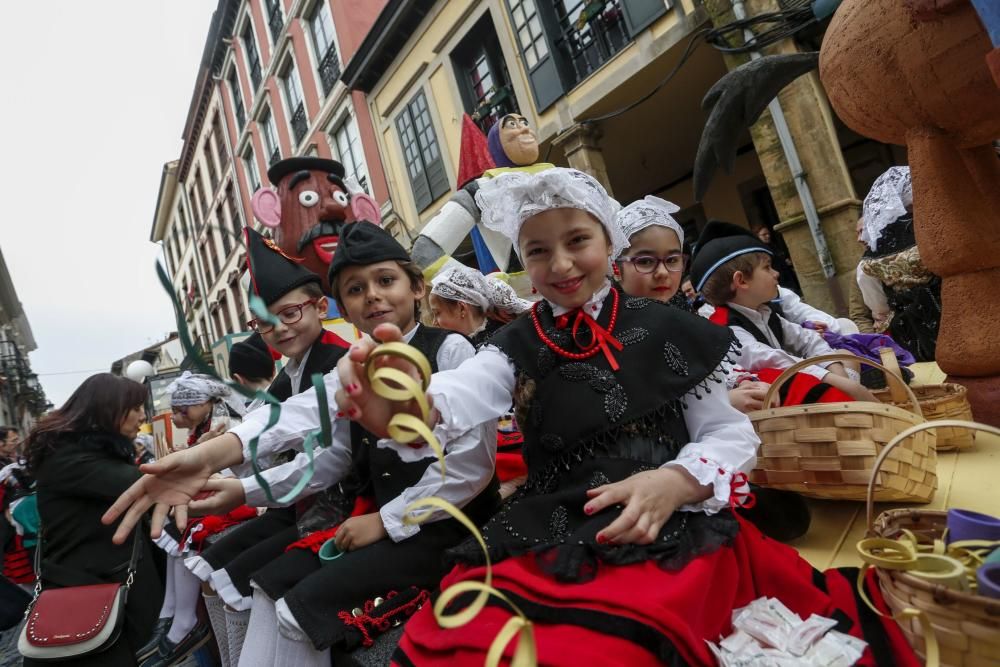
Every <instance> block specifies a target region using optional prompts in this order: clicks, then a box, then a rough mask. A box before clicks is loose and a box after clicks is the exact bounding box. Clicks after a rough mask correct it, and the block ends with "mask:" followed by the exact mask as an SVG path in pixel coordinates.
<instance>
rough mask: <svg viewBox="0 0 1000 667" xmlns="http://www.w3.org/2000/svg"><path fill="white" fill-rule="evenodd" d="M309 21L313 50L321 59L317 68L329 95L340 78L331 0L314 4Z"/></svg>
mask: <svg viewBox="0 0 1000 667" xmlns="http://www.w3.org/2000/svg"><path fill="white" fill-rule="evenodd" d="M308 21H309V34H310V35H311V36H312V43H313V50H314V51H315V52H316V59H317V60H318V61H319V67H318V68H317V69H318V70H319V79H320V81H322V83H323V94H324V95H329V94H330V91H331V90H333V86H334V84H336V83H337V79H339V78H340V59H339V58H337V45H336V44H335V43H334V41H333V17H332V16H330V3H329V0H319V2H317V3H316V4H315V5H313V8H312V12H310V14H309V18H308Z"/></svg>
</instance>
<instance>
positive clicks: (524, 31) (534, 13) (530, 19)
mask: <svg viewBox="0 0 1000 667" xmlns="http://www.w3.org/2000/svg"><path fill="white" fill-rule="evenodd" d="M541 1H542V2H550V1H551V0H541ZM509 3H510V13H511V16H512V17H513V18H514V31H515V32H517V41H518V42H519V43H520V45H521V51H522V52H523V53H524V64H525V65H526V66H527V68H528V69H529V70H530V69H533V68H534V67H535V65H537V64H538V63H539V62H540V61H541V60H542V59H543V58H545V56H547V55H549V48H548V46H547V45H546V42H545V39H544V38H543V35H542V22H541V18H540V17H539V16H538V9H537V8H536V7H535V0H509Z"/></svg>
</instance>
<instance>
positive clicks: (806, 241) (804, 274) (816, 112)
mask: <svg viewBox="0 0 1000 667" xmlns="http://www.w3.org/2000/svg"><path fill="white" fill-rule="evenodd" d="M704 4H705V7H706V9H707V10H708V13H709V16H710V17H711V20H712V23H713V25H715V26H721V25H725V24H727V23H730V22H731V21H733V20H735V17H734V16H733V12H732V3H731V0H705V2H704ZM746 9H747V13H748V14H749V15H750V16H755V15H757V14H761V13H764V12H770V11H777V10H779V9H780V7H779V6H778V3H777V2H776V1H775V0H747V1H746ZM796 51H797V49H796V47H795V44H794V43H793V42H792V41H791V40H785V41H783V42H781V43H779V44H776V45H774V46H772V47H769V48H768V49H767V50H766V51H765V55H772V54H778V53H795V52H796ZM724 58H725V61H726V66H727V67H728V68H729V69H734V68H736V67H738V66H740V65H742V64H743V63H745V62H747V61H748V60H749V56H724ZM778 99H779V100H780V102H781V107H782V110H783V111H784V114H785V119H786V121H787V123H788V128H789V130H790V131H791V134H792V139H793V140H794V142H795V147H796V149H797V151H798V154H799V159H800V161H801V162H802V166H803V169H804V170H805V172H806V180H807V182H808V184H809V188H810V190H811V191H812V196H813V200H814V201H815V203H816V208H817V211H818V213H819V218H820V225H821V229H822V230H823V233H824V234H825V236H826V242H827V246H828V247H829V249H830V252H831V254H832V255H833V262H834V266H835V268H836V272H837V276H836V280H837V283H838V284H839V286H840V291H841V293H842V295H843V297H844V304H845V306H846V301H847V295H848V294H850V287H851V283H852V281H853V280H854V272H855V269H856V267H857V264H858V260H859V259H860V257H861V247H860V246H859V245H858V243H857V241H856V234H855V225H856V224H857V220H858V218H859V217H860V216H861V202H860V201H859V199H858V196H857V193H856V192H855V191H854V185H853V184H852V182H851V176H850V172H849V171H848V170H847V165H846V163H845V162H844V156H843V153H841V151H840V143H839V141H838V139H837V131H836V128H835V127H834V124H833V116H832V113H831V111H830V106H829V103H828V102H827V99H826V93H825V92H824V90H823V87H822V85H821V84H820V82H819V78H818V77H817V76H816V75H815V74H808V75H806V76H803V77H799V78H798V79H796V80H795V81H794V82H793V83H792V84H791V85H789V86H788V87H786V88H785V89H784V90H783V91H781V93H780V94H779V96H778ZM750 136H751V138H752V139H753V143H754V148H756V152H757V157H758V159H759V160H760V165H761V169H762V170H763V172H764V177H765V178H766V179H767V186H768V189H769V190H770V191H771V198H772V199H773V200H774V206H775V208H776V209H777V211H778V219H779V220H780V223H779V224H778V225H777V226H776V227H775V229H776V230H777V231H778V232H779V233H781V235H782V236H783V237H784V239H785V243H786V245H787V246H788V251H789V253H790V255H791V258H792V262H793V263H794V264H795V271H796V273H797V274H798V276H799V283H800V284H801V285H802V291H803V293H804V296H805V299H806V301H808V302H809V303H810V304H812V305H814V306H816V307H817V308H820V309H822V310H825V311H827V312H830V313H835V314H837V315H841V316H846V315H847V313H846V312H840V310H841V309H839V308H836V307H835V301H834V296H833V292H832V291H831V285H830V284H828V281H827V279H826V277H825V276H824V274H823V268H822V266H821V265H820V262H819V257H818V255H817V253H816V246H815V245H814V243H813V239H812V235H811V233H810V230H809V225H808V223H807V222H806V218H805V214H804V213H803V209H802V202H801V201H800V200H799V196H798V193H797V191H796V189H795V181H794V178H793V176H792V172H791V171H790V170H789V168H788V162H787V160H786V159H785V154H784V151H783V150H782V147H781V142H780V141H779V139H778V134H777V131H776V130H775V128H774V123H773V122H772V120H771V114H770V112H769V111H766V110H765V111H764V113H763V114H762V115H761V117H760V119H759V120H758V121H757V122H756V123H755V124H754V125H753V126H752V127H751V128H750Z"/></svg>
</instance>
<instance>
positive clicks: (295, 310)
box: [247, 298, 319, 334]
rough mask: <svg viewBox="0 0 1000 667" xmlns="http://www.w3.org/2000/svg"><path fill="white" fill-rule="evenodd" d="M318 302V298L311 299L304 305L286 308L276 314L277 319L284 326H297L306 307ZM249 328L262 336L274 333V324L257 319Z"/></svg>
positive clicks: (250, 323)
mask: <svg viewBox="0 0 1000 667" xmlns="http://www.w3.org/2000/svg"><path fill="white" fill-rule="evenodd" d="M317 301H319V299H318V298H316V299H309V300H308V301H303V302H302V303H297V304H295V305H293V306H285V307H284V308H282V309H281V310H279V311H278V312H277V313H275V314H274V316H275V317H277V318H278V320H279V321H280V322H281V323H282V324H295V323H296V322H298V321H299V320H301V319H302V309H303V308H305V307H306V306H314V305H316V302H317ZM247 326H248V327H250V328H251V329H253V330H254V331H256V332H257V333H262V334H266V333H271V332H272V331H274V325H273V324H271V323H270V322H267V321H261V320H257V319H253V320H250V321H249V322H247Z"/></svg>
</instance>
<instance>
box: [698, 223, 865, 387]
mask: <svg viewBox="0 0 1000 667" xmlns="http://www.w3.org/2000/svg"><path fill="white" fill-rule="evenodd" d="M771 255H772V251H771V249H770V248H768V247H767V245H765V244H764V243H763V242H762V241H761V240H760V239H758V238H757V237H756V236H754V235H753V234H751V233H750V232H749V231H748V230H746V229H743V228H742V227H739V226H737V225H733V224H730V223H728V222H720V221H718V220H713V221H711V222H709V223H708V225H707V226H706V227H705V229H704V230H703V231H702V233H701V236H700V237H699V239H698V244H697V246H696V247H695V250H694V255H693V257H692V258H691V274H690V275H691V282H692V283H693V285H694V288H695V290H696V291H698V292H700V293H701V294H702V295H703V296H704V297H705V299H706V300H707V301H708V302H709V303H710V304H712V305H713V306H714V307H715V312H714V313H712V316H711V317H710V318H709V319H710V320H711V321H713V322H715V323H716V324H721V325H723V326H728V327H730V328H731V329H732V330H733V332H734V333H735V334H736V338H737V339H738V340H739V342H740V344H741V345H742V350H741V352H740V356H739V359H738V362H737V363H738V366H739V367H741V368H743V369H744V370H747V371H759V370H762V369H774V370H778V371H780V370H783V369H785V368H788V367H790V366H792V365H793V364H796V363H798V362H799V361H800V360H802V359H808V358H811V357H818V356H821V355H826V354H834V353H835V351H834V349H833V348H831V347H830V346H829V345H828V344H827V343H826V341H824V340H823V337H822V336H820V335H819V334H818V333H816V332H815V331H812V330H809V329H806V328H804V327H801V326H799V325H797V324H793V323H792V322H789V321H788V320H786V319H785V318H784V317H782V314H781V310H780V307H778V306H776V305H775V304H774V303H772V302H773V301H774V299H775V298H776V297H777V295H778V272H777V271H775V270H774V269H773V268H772V267H771ZM803 373H804V374H807V375H811V376H813V377H815V378H816V380H819V381H821V382H822V383H824V384H827V385H830V386H832V387H836V388H837V389H840V390H841V391H843V392H845V393H847V394H848V395H850V396H851V397H853V398H855V399H856V400H863V401H875V402H877V401H876V399H875V397H874V396H872V394H871V392H869V391H868V390H867V389H865V388H864V387H863V386H861V384H860V383H858V382H855V381H854V380H851V379H850V378H849V377H848V375H847V372H846V370H845V368H844V365H843V364H841V363H839V362H835V363H822V364H817V365H815V366H810V367H808V368H806V369H805V370H804V371H803ZM813 393H818V392H813ZM810 402H811V401H810Z"/></svg>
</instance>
